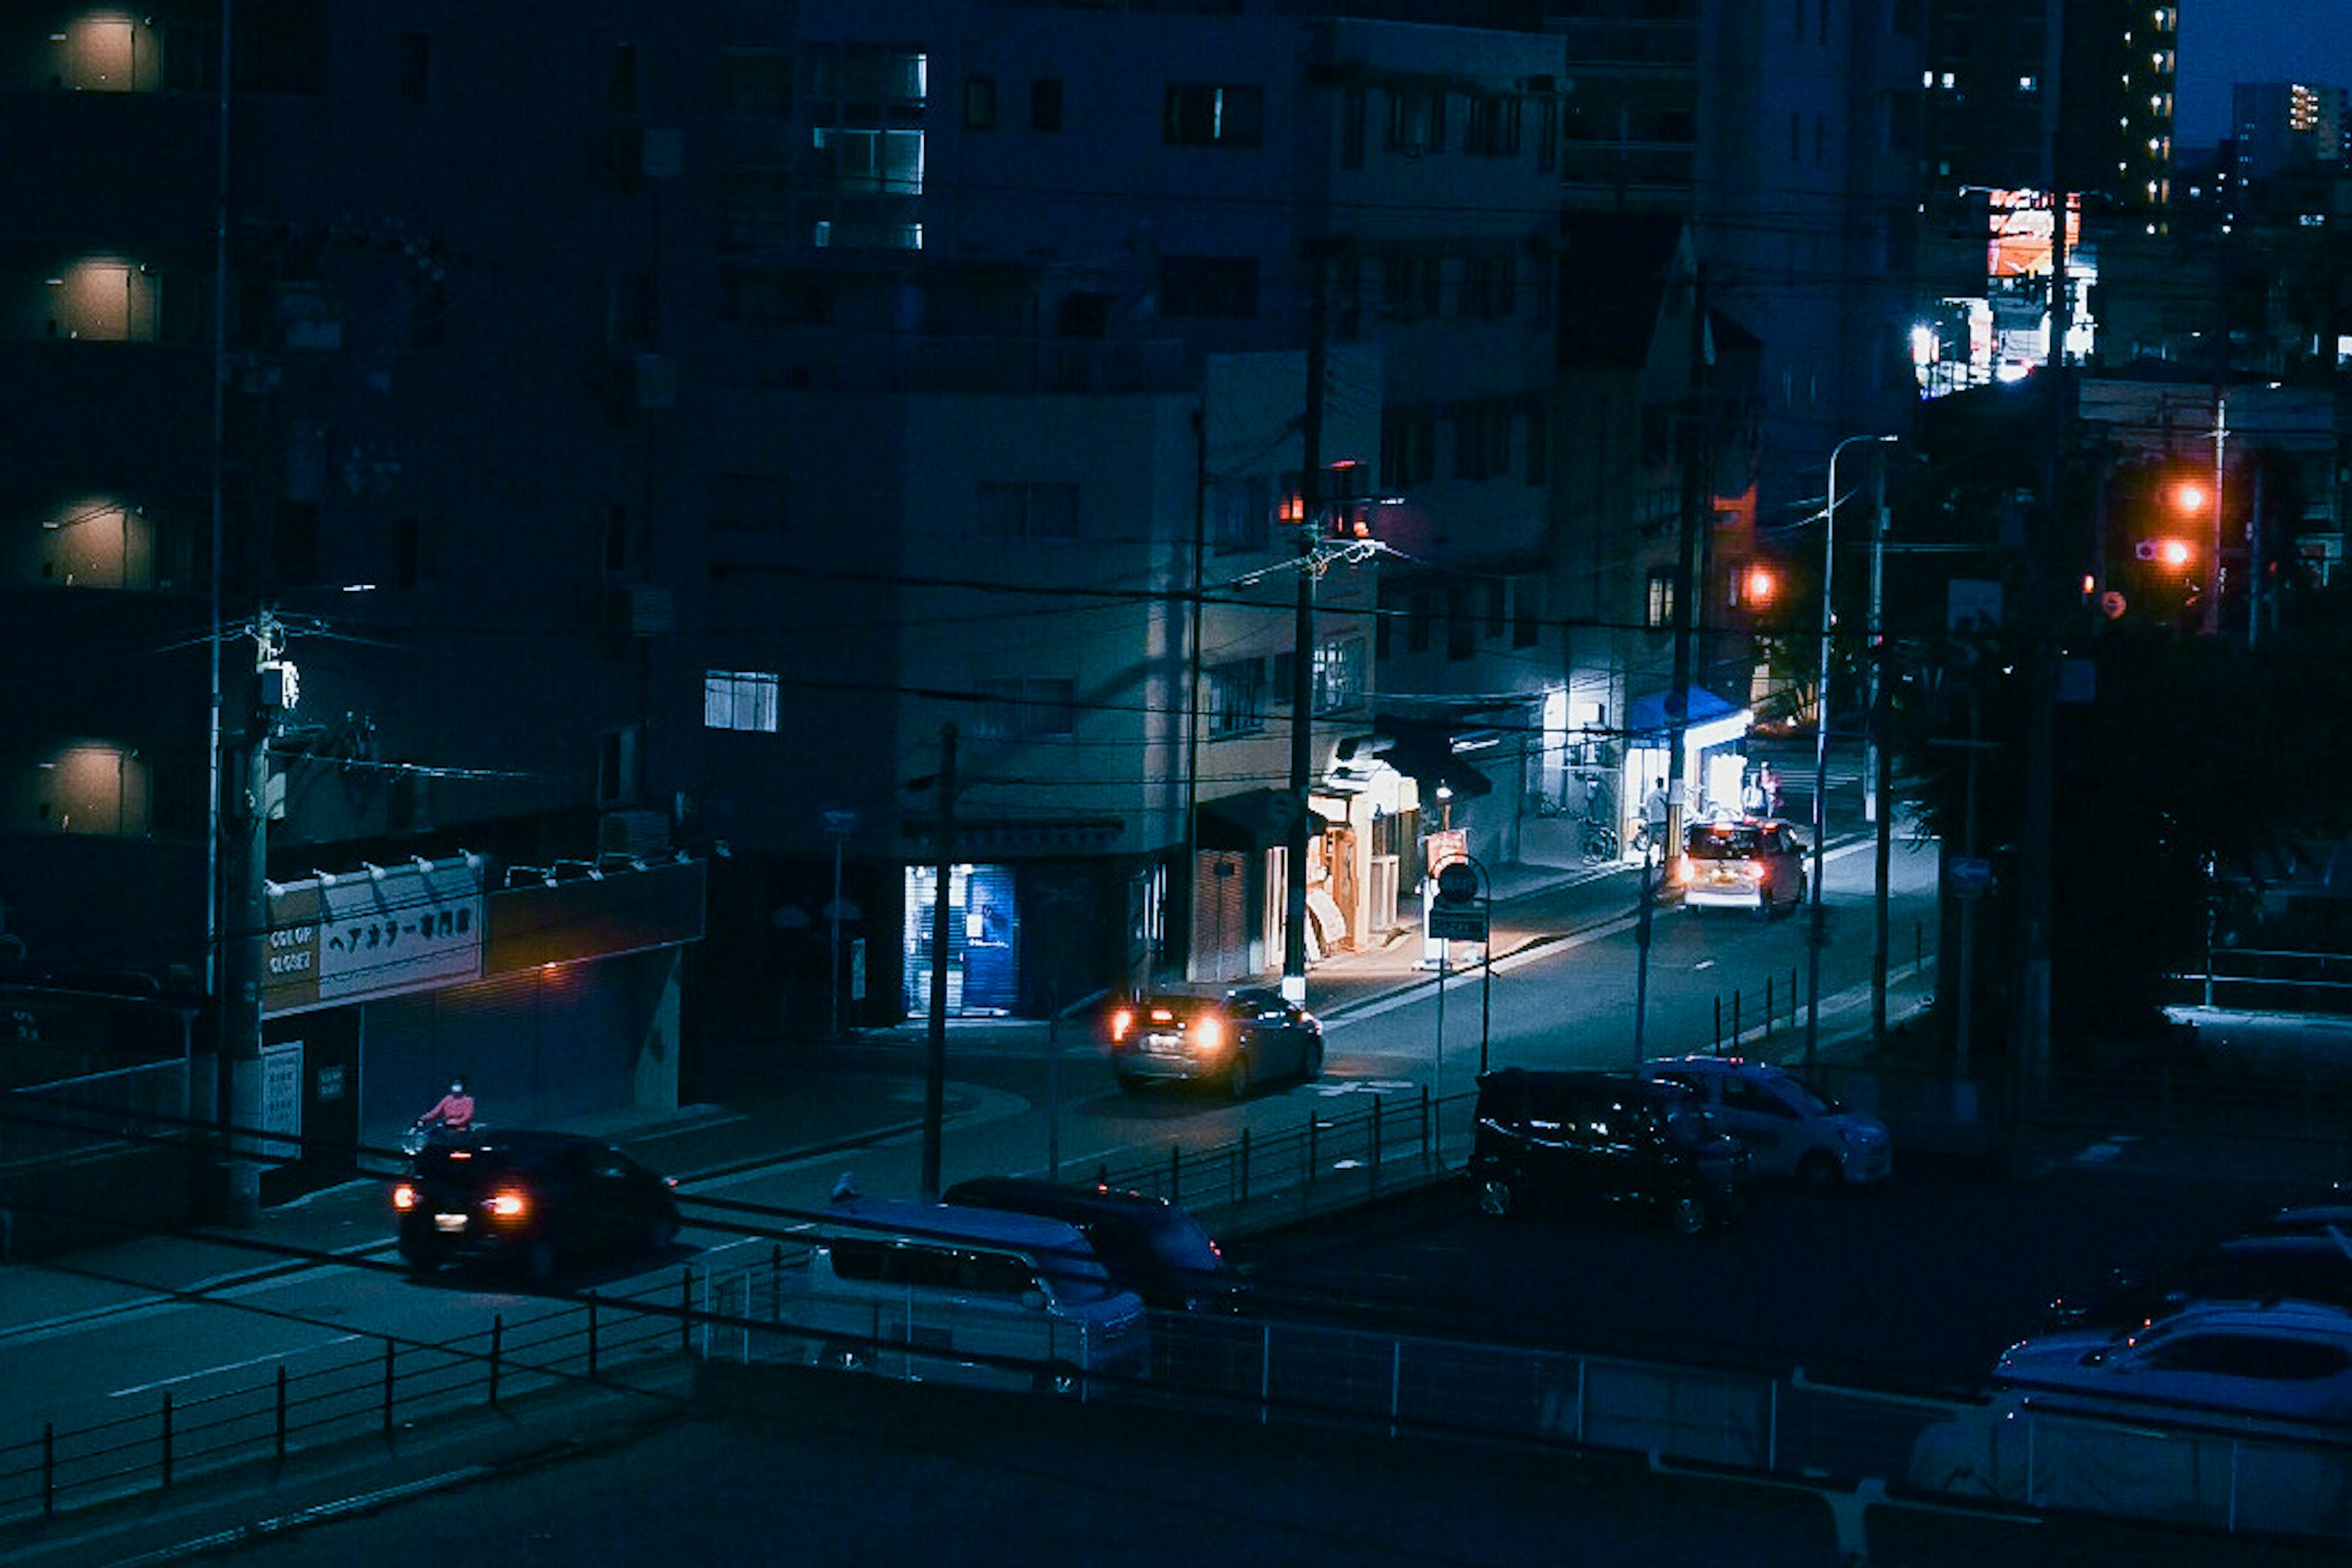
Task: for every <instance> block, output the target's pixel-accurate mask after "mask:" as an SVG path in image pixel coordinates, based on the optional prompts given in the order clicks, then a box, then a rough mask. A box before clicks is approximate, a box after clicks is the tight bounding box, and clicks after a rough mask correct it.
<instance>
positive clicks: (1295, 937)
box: [1282, 246, 1326, 1003]
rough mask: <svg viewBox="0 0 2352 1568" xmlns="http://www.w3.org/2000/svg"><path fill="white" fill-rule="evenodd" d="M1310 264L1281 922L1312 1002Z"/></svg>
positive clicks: (1287, 969)
mask: <svg viewBox="0 0 2352 1568" xmlns="http://www.w3.org/2000/svg"><path fill="white" fill-rule="evenodd" d="M1307 264H1308V268H1309V270H1310V272H1311V273H1312V279H1311V281H1310V282H1309V283H1308V285H1307V289H1308V295H1307V298H1308V303H1307V402H1306V406H1305V407H1304V409H1302V410H1301V412H1300V416H1299V421H1298V436H1299V446H1300V452H1299V475H1298V587H1297V594H1298V597H1297V606H1296V620H1295V623H1294V626H1293V627H1292V631H1291V639H1290V647H1291V651H1290V844H1289V850H1288V859H1289V862H1290V865H1289V885H1288V887H1287V888H1286V889H1285V891H1286V895H1287V897H1286V902H1285V905H1284V910H1283V922H1282V994H1283V995H1284V997H1285V998H1286V999H1287V1000H1289V1001H1292V1002H1300V1003H1303V1002H1305V1001H1306V1000H1307V837H1308V836H1307V784H1308V782H1309V779H1310V776H1311V773H1312V770H1313V764H1314V760H1315V745H1314V738H1315V545H1316V522H1317V519H1318V516H1319V515H1320V512H1321V508H1322V496H1321V490H1322V477H1323V476H1322V467H1323V381H1324V376H1325V374H1326V371H1325V365H1324V358H1325V350H1324V343H1323V289H1324V279H1323V252H1322V249H1321V247H1319V246H1312V247H1309V251H1308V257H1307Z"/></svg>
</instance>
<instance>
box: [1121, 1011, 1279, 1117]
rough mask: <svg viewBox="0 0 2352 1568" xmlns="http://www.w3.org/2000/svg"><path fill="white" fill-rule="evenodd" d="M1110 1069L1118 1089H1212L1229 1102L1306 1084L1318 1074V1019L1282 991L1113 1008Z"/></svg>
mask: <svg viewBox="0 0 2352 1568" xmlns="http://www.w3.org/2000/svg"><path fill="white" fill-rule="evenodd" d="M1109 1023H1110V1029H1109V1034H1110V1042H1109V1043H1110V1070H1111V1073H1112V1075H1113V1076H1114V1077H1116V1078H1117V1079H1118V1086H1119V1088H1121V1089H1139V1088H1140V1087H1142V1086H1143V1085H1145V1084H1147V1083H1155V1082H1188V1083H1214V1084H1218V1085H1221V1086H1223V1089H1224V1090H1225V1092H1226V1093H1227V1094H1230V1095H1231V1096H1233V1097H1234V1099H1235V1100H1239V1099H1241V1098H1242V1097H1243V1096H1244V1095H1246V1094H1247V1093H1249V1091H1250V1089H1251V1087H1252V1086H1253V1085H1255V1084H1258V1083H1261V1082H1264V1081H1265V1080H1266V1079H1276V1078H1292V1079H1297V1080H1298V1081H1300V1082H1302V1083H1311V1082H1313V1081H1314V1080H1315V1079H1316V1078H1318V1076H1320V1075H1321V1073H1322V1071H1323V1024H1322V1021H1321V1020H1320V1019H1318V1018H1317V1017H1316V1016H1315V1015H1314V1014H1312V1013H1310V1012H1308V1011H1307V1009H1306V1008H1305V1007H1303V1006H1300V1005H1298V1004H1297V1003H1296V1002H1291V1001H1288V1000H1286V999H1285V997H1284V996H1283V994H1282V993H1281V992H1279V991H1276V990H1273V989H1270V988H1269V987H1266V986H1262V985H1244V986H1242V987H1240V988H1238V989H1235V990H1232V991H1225V992H1222V993H1192V992H1182V991H1160V992H1154V993H1152V994H1150V995H1148V996H1141V997H1138V998H1136V999H1135V1000H1134V1001H1131V1002H1127V1003H1123V1004H1121V1005H1118V1007H1116V1008H1114V1009H1113V1010H1112V1012H1111V1015H1110V1020H1109Z"/></svg>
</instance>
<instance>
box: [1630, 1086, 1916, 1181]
mask: <svg viewBox="0 0 2352 1568" xmlns="http://www.w3.org/2000/svg"><path fill="white" fill-rule="evenodd" d="M1643 1071H1644V1072H1645V1073H1647V1074H1648V1075H1649V1076H1650V1077H1652V1078H1657V1079H1666V1080H1668V1081H1670V1082H1673V1083H1678V1084H1681V1085H1683V1086H1684V1087H1685V1088H1686V1089H1690V1090H1691V1091H1692V1092H1693V1093H1694V1094H1696V1095H1697V1096H1698V1099H1699V1103H1700V1104H1701V1105H1703V1106H1704V1107H1706V1110H1707V1111H1708V1113H1709V1114H1711V1115H1712V1116H1713V1117H1714V1118H1715V1120H1716V1121H1717V1122H1718V1123H1720V1124H1721V1125H1722V1127H1723V1129H1724V1131H1727V1132H1728V1133H1730V1134H1731V1135H1732V1136H1733V1137H1735V1138H1737V1139H1738V1140H1739V1141H1740V1142H1742V1143H1744V1144H1746V1145H1747V1146H1748V1155H1749V1157H1750V1159H1751V1160H1752V1161H1753V1162H1754V1163H1755V1168H1756V1172H1757V1173H1758V1174H1759V1175H1771V1176H1788V1177H1792V1178H1794V1179H1795V1180H1797V1181H1799V1182H1801V1183H1802V1184H1805V1185H1806V1186H1808V1187H1811V1188H1814V1189H1816V1190H1820V1191H1827V1190H1829V1189H1831V1188H1833V1187H1842V1186H1862V1185H1865V1184H1869V1183H1872V1182H1883V1181H1885V1179H1886V1178H1887V1177H1888V1176H1889V1175H1891V1174H1892V1173H1894V1170H1895V1145H1894V1142H1893V1140H1892V1139H1890V1138H1889V1137H1888V1136H1887V1132H1886V1126H1885V1123H1884V1122H1882V1121H1879V1120H1878V1119H1877V1118H1876V1117H1874V1116H1865V1115H1864V1114H1862V1113H1861V1112H1860V1111H1855V1110H1847V1109H1846V1108H1845V1107H1844V1106H1842V1105H1840V1104H1839V1103H1838V1102H1837V1101H1835V1100H1832V1099H1830V1098H1829V1096H1827V1095H1825V1094H1822V1093H1821V1092H1820V1091H1819V1090H1817V1089H1813V1088H1812V1087H1811V1085H1809V1084H1808V1083H1806V1082H1805V1080H1804V1079H1801V1078H1799V1077H1798V1076H1797V1075H1796V1074H1794V1073H1792V1072H1790V1071H1789V1070H1788V1069H1786V1068H1778V1067H1774V1066H1773V1065H1772V1064H1771V1063H1769V1062H1759V1061H1755V1060H1751V1059H1749V1058H1746V1057H1704V1056H1692V1057H1667V1058H1661V1059H1659V1060H1657V1061H1654V1062H1651V1063H1649V1064H1648V1065H1647V1066H1645V1067H1644V1068H1643Z"/></svg>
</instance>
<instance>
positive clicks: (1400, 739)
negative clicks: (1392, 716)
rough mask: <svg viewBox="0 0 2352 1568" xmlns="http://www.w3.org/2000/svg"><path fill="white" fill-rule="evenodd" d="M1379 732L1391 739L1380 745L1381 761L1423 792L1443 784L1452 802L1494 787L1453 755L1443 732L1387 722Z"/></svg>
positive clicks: (1460, 758)
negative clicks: (1448, 791)
mask: <svg viewBox="0 0 2352 1568" xmlns="http://www.w3.org/2000/svg"><path fill="white" fill-rule="evenodd" d="M1381 729H1382V730H1383V731H1387V732H1388V733H1390V734H1391V735H1392V736H1393V737H1394V739H1392V740H1387V741H1383V742H1381V743H1380V747H1379V756H1380V759H1381V761H1382V762H1384V763H1388V765H1389V766H1391V767H1392V768H1394V769H1395V770H1396V771H1397V772H1399V773H1402V774H1404V775H1405V776H1406V777H1407V778H1410V779H1413V780H1416V781H1417V782H1419V784H1421V787H1422V788H1423V789H1424V790H1428V791H1431V792H1434V791H1435V790H1436V789H1437V788H1438V787H1439V786H1440V785H1444V787H1445V788H1447V789H1450V790H1452V791H1453V792H1454V796H1455V798H1456V799H1460V800H1468V799H1470V798H1471V797H1472V796H1474V795H1485V794H1486V793H1487V792H1488V791H1490V790H1492V789H1493V788H1494V787H1495V784H1494V781H1493V780H1491V779H1489V778H1488V777H1487V776H1486V774H1485V773H1481V772H1479V771H1478V769H1476V768H1475V767H1474V766H1472V765H1471V764H1470V763H1468V762H1467V761H1465V759H1463V758H1462V757H1459V756H1457V755H1455V754H1454V739H1453V736H1452V735H1450V734H1449V733H1448V732H1447V731H1444V730H1442V729H1437V728H1434V727H1432V726H1427V725H1421V724H1402V725H1396V724H1388V723H1383V724H1382V725H1381Z"/></svg>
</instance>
